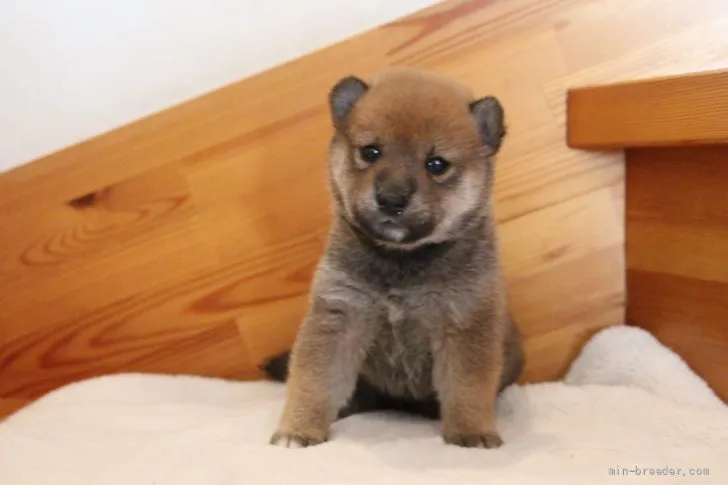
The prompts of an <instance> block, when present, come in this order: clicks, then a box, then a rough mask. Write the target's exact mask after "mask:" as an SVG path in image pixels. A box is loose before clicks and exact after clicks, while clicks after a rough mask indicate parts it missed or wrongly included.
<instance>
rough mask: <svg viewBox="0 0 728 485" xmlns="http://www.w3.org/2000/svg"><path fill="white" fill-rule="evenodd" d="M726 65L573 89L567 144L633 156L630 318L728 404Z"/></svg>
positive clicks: (629, 179)
mask: <svg viewBox="0 0 728 485" xmlns="http://www.w3.org/2000/svg"><path fill="white" fill-rule="evenodd" d="M727 108H728V70H725V69H724V70H717V71H710V72H696V73H688V74H685V75H678V76H668V77H660V78H656V79H646V80H641V81H635V82H630V83H619V84H605V85H602V86H591V87H584V88H581V89H576V90H572V91H570V93H569V130H568V134H569V136H568V140H569V144H570V145H571V146H574V147H579V148H590V149H594V148H617V149H622V150H624V151H625V155H626V204H625V205H626V213H625V216H626V261H627V311H626V313H627V317H626V321H627V323H628V324H630V325H636V326H639V327H642V328H644V329H647V330H648V331H650V332H651V333H652V334H653V335H655V336H656V337H657V339H658V340H660V341H661V342H663V343H664V344H665V345H667V346H668V347H670V348H672V349H673V350H675V351H676V352H677V353H678V354H679V355H680V356H681V357H683V359H684V360H685V361H686V362H687V364H688V365H690V366H691V367H692V368H693V370H695V371H696V372H697V373H698V374H700V375H701V376H702V377H703V378H704V379H705V380H706V381H707V382H708V384H709V385H710V386H711V387H712V388H713V389H714V390H715V391H716V393H717V394H718V395H719V396H720V397H721V398H723V399H724V400H726V401H727V402H728V374H726V372H725V363H724V361H723V359H724V358H725V357H726V356H728V190H726V189H727V188H728V170H727V169H726V167H728V165H727V164H728V109H727Z"/></svg>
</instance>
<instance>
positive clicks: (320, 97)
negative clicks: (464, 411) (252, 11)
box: [0, 0, 728, 399]
mask: <svg viewBox="0 0 728 485" xmlns="http://www.w3.org/2000/svg"><path fill="white" fill-rule="evenodd" d="M684 5H685V3H684V1H683V0H645V1H644V2H640V3H639V5H637V4H633V3H630V4H628V5H625V2H622V1H620V0H586V1H584V0H519V1H517V2H514V1H506V0H451V1H447V2H444V3H441V4H439V5H436V6H434V7H432V8H430V9H427V10H425V11H423V12H419V13H417V14H415V15H412V16H409V17H407V18H405V19H401V20H398V21H396V22H393V23H391V24H388V25H385V26H382V27H380V28H377V29H374V30H372V31H370V32H366V33H364V34H362V35H359V36H355V37H353V38H351V39H348V40H346V41H344V42H342V43H339V44H336V45H334V46H331V47H329V48H327V49H324V50H322V51H319V52H316V53H313V54H312V55H309V56H305V57H303V58H301V59H298V60H296V61H293V62H290V63H287V64H285V65H283V66H279V67H277V68H275V69H272V70H270V71H267V72H264V73H261V74H259V75H257V76H253V77H251V78H249V79H244V80H241V81H240V82H237V83H234V84H232V85H230V86H226V87H224V88H222V89H219V90H217V91H215V92H212V93H210V94H208V95H205V96H202V97H200V98H198V99H194V100H190V101H189V102H186V103H183V104H181V105H179V106H176V107H172V108H170V109H169V110H166V111H164V112H162V113H158V114H156V115H153V116H150V117H148V118H145V119H143V120H139V121H138V122H135V123H132V124H130V125H128V126H125V127H122V128H120V129H118V130H114V131H113V132H110V133H107V134H103V135H101V136H99V137H96V138H94V139H92V140H89V141H87V142H85V143H81V144H79V145H77V146H74V147H69V148H68V149H66V150H63V151H61V152H59V153H55V154H51V155H48V156H47V157H44V158H42V159H40V160H37V161H35V162H32V163H30V164H28V165H25V166H23V167H19V168H17V169H15V170H13V171H11V172H8V173H5V174H2V175H0V231H2V234H3V242H2V245H0V303H1V306H0V384H1V386H0V387H1V389H0V395H2V394H5V395H6V396H7V395H12V396H13V397H14V398H21V399H28V398H33V397H36V396H38V395H41V394H43V393H44V392H46V391H48V390H50V389H53V388H55V387H57V386H58V385H62V384H64V383H66V382H70V381H74V380H77V379H80V378H84V377H88V376H90V375H97V374H99V373H108V372H120V371H126V370H135V371H141V372H164V373H178V372H184V373H191V374H200V375H209V376H218V377H232V378H240V379H250V378H256V377H259V376H260V373H259V370H258V368H257V366H258V364H259V363H260V361H261V360H262V359H264V358H266V357H267V356H268V355H270V354H272V353H274V352H277V351H279V350H282V349H284V348H286V347H287V346H288V345H290V342H291V340H292V338H293V335H294V334H295V329H296V326H297V325H298V323H299V322H300V319H301V317H302V315H303V314H304V312H305V311H306V293H307V291H308V288H309V284H310V277H311V274H312V271H313V268H314V266H315V264H316V261H317V259H318V257H319V255H320V254H321V251H322V249H323V245H324V244H325V239H326V231H327V228H328V223H329V222H328V221H329V195H328V190H327V187H326V172H325V161H324V157H325V154H326V147H327V144H328V141H329V138H330V135H331V131H330V121H329V120H328V118H327V108H326V93H327V91H328V89H329V88H330V87H331V85H332V84H333V83H334V82H335V81H336V80H337V79H338V78H339V77H341V76H344V75H348V74H352V73H354V74H358V75H361V76H365V77H366V76H368V75H369V74H371V73H372V72H373V71H374V70H377V69H380V68H382V67H385V66H388V65H392V64H407V65H413V66H419V67H425V68H428V69H432V70H435V71H438V72H441V73H443V74H446V75H449V76H451V77H453V78H455V79H457V80H460V81H462V82H464V83H467V84H469V85H471V86H472V87H473V89H474V90H475V92H476V93H477V94H478V95H483V94H495V95H496V96H498V97H499V98H500V99H501V101H502V102H503V104H504V106H505V108H506V113H507V119H508V125H509V134H508V138H507V140H506V143H505V145H504V148H503V151H502V152H501V155H500V157H499V159H498V161H497V164H498V165H497V167H498V168H497V175H496V185H495V198H496V201H495V206H496V212H497V216H498V220H499V222H500V228H501V231H502V232H501V234H502V238H501V239H502V241H501V243H502V247H503V257H504V264H505V267H506V271H507V277H508V280H509V282H510V296H511V300H512V304H513V312H514V314H515V316H516V318H517V319H518V321H519V324H520V325H521V327H522V328H523V330H524V333H525V334H526V336H527V338H526V348H527V352H528V355H527V358H528V360H529V362H530V364H529V367H528V369H527V372H526V374H525V375H524V379H525V380H529V381H541V380H547V379H555V378H558V377H559V376H560V375H562V374H563V372H564V370H565V369H566V368H567V367H568V365H569V363H570V360H571V358H572V357H573V355H575V352H576V351H577V350H578V348H579V346H580V345H581V344H582V343H583V342H584V341H585V340H586V339H587V338H588V337H589V336H590V335H592V334H593V333H594V332H595V331H597V330H598V329H600V328H603V327H606V326H610V325H617V324H620V323H622V321H623V317H624V315H623V313H624V255H623V244H624V223H623V220H622V213H621V210H622V207H623V204H624V201H623V196H624V195H623V194H624V190H623V177H624V164H623V159H622V157H621V155H620V154H614V153H612V154H602V153H599V154H596V153H588V152H580V151H576V150H570V149H569V148H568V147H567V146H566V145H565V143H564V130H563V123H564V116H563V114H564V100H565V98H566V90H567V88H568V87H569V86H572V85H575V84H579V83H581V82H582V81H583V80H585V79H587V80H589V81H590V82H598V83H603V82H608V81H611V80H613V79H614V78H615V77H618V76H620V75H621V76H627V77H631V76H632V75H633V74H634V73H636V72H638V73H640V74H644V75H650V74H652V73H653V72H656V71H659V72H662V71H663V70H664V69H676V70H679V69H685V68H686V66H687V67H688V68H689V67H692V66H694V65H695V63H696V62H697V63H709V62H719V61H720V60H721V59H724V58H725V57H728V54H726V51H727V50H728V49H725V48H724V47H725V46H726V45H728V40H727V39H726V36H725V35H724V32H725V29H724V26H725V18H726V17H728V12H726V11H725V10H724V9H717V10H716V9H714V8H712V7H711V2H706V3H705V4H703V3H701V4H700V5H701V6H700V7H696V6H691V7H690V8H691V12H692V13H691V15H689V16H684V18H685V22H684V23H681V24H679V25H678V26H677V27H676V28H675V29H674V30H664V29H658V28H654V26H652V25H653V24H652V22H653V20H654V19H653V16H651V15H649V12H650V11H652V10H656V9H661V11H663V12H672V13H670V14H668V13H665V14H664V15H662V14H661V17H660V18H661V19H662V20H661V22H662V23H663V25H666V24H670V23H672V21H671V19H673V18H675V13H674V12H675V10H676V9H677V10H679V9H681V8H685V7H684ZM600 16H607V17H608V18H619V19H622V21H624V22H628V23H629V25H630V32H632V34H631V35H630V42H629V43H621V44H619V48H620V49H619V52H618V54H615V55H613V56H612V55H610V56H605V55H602V56H601V57H599V56H597V57H596V58H594V59H592V58H590V57H589V52H588V50H584V49H581V47H580V46H581V45H582V44H584V43H585V42H586V41H588V40H590V39H591V40H593V38H592V36H591V35H590V31H591V30H592V29H591V28H589V26H590V25H591V24H593V23H594V19H596V18H599V17H600ZM706 19H710V20H706ZM651 26H652V27H651ZM640 29H643V30H644V32H645V35H644V36H643V37H642V36H640V35H639V32H640ZM600 35H601V36H600V38H599V42H600V45H602V46H605V45H609V44H610V42H611V40H616V39H617V38H618V37H619V36H620V35H621V34H620V32H619V29H605V30H603V31H602V33H601V34H600ZM706 36H708V37H709V38H710V39H713V41H712V42H711V43H709V45H706V38H707V37H706ZM686 50H687V51H695V52H699V53H700V56H684V55H677V54H679V53H680V52H684V51H686ZM635 52H638V53H639V55H636V54H634V53H635ZM721 55H723V56H724V57H723V58H721ZM649 58H657V59H660V61H659V62H652V63H650V62H645V60H646V59H649ZM695 59H698V61H696V60H695ZM534 73H537V75H534ZM89 194H92V195H89ZM94 194H95V195H94ZM172 200H179V201H180V204H178V205H174V206H172V205H169V204H166V203H165V201H172ZM171 207H174V208H173V209H172V208H171ZM164 208H167V209H164ZM91 236H92V237H91ZM60 242H63V244H59V243H60ZM30 248H32V250H30V251H29V249H30ZM55 248H63V249H62V250H61V251H60V252H59V251H58V250H56V249H55ZM24 254H30V255H32V258H30V259H28V258H24V257H23V255H24ZM40 262H42V263H43V264H38V263H40ZM28 263H34V264H28Z"/></svg>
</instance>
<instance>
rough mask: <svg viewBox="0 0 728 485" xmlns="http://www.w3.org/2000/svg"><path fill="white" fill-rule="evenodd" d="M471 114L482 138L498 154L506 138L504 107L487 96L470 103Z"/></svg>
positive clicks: (493, 98) (496, 100)
mask: <svg viewBox="0 0 728 485" xmlns="http://www.w3.org/2000/svg"><path fill="white" fill-rule="evenodd" d="M470 113H471V114H472V115H473V117H474V118H475V122H476V123H477V125H478V131H479V132H480V138H481V139H482V140H483V143H485V144H486V145H487V146H489V147H490V148H491V149H492V150H493V153H496V152H497V151H498V150H499V149H500V146H501V143H502V142H503V137H505V136H506V126H505V119H504V113H503V106H501V104H500V101H498V99H496V98H495V97H493V96H486V97H484V98H481V99H478V100H476V101H473V102H472V103H470Z"/></svg>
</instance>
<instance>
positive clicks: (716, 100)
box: [567, 70, 728, 149]
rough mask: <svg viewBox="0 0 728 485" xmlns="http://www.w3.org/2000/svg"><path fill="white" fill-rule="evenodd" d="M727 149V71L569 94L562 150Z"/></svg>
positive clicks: (687, 75) (630, 83) (611, 86)
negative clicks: (690, 147) (714, 147)
mask: <svg viewBox="0 0 728 485" xmlns="http://www.w3.org/2000/svg"><path fill="white" fill-rule="evenodd" d="M715 144H728V70H721V71H706V72H699V73H691V74H684V75H679V76H670V77H660V78H651V79H645V80H640V81H634V82H621V83H615V84H609V85H603V86H590V87H582V88H576V89H571V90H569V91H568V93H567V145H568V146H569V147H571V148H582V149H624V148H635V147H660V146H696V145H697V146H700V145H715Z"/></svg>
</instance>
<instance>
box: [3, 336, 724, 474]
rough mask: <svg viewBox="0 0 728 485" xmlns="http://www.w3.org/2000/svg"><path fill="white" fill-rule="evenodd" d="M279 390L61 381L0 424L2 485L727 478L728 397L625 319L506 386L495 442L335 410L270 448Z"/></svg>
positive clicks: (184, 380)
mask: <svg viewBox="0 0 728 485" xmlns="http://www.w3.org/2000/svg"><path fill="white" fill-rule="evenodd" d="M284 393H285V391H284V387H283V385H281V384H276V383H270V382H251V383H240V382H228V381H222V380H213V379H204V378H195V377H188V376H175V377H170V376H158V375H134V374H131V375H130V374H124V375H114V376H105V377H99V378H95V379H91V380H88V381H84V382H80V383H76V384H73V385H69V386H67V387H64V388H62V389H59V390H57V391H56V392H53V393H51V394H49V395H47V396H46V397H44V398H43V399H41V400H39V401H37V402H36V403H34V404H33V405H31V406H29V407H27V408H25V409H23V410H21V411H20V412H18V413H16V414H14V415H12V416H11V417H9V418H8V419H7V420H5V421H4V422H2V423H0V484H2V485H66V484H68V485H95V484H99V485H116V484H119V485H146V484H149V485H152V484H156V485H184V484H190V485H192V484H194V485H197V484H199V485H202V484H204V485H218V484H220V485H223V484H224V485H229V484H256V485H257V484H260V485H268V484H297V485H304V484H319V485H322V484H369V483H371V484H377V485H388V484H392V485H404V484H413V485H415V484H416V485H430V484H448V485H452V484H476V483H477V484H493V485H495V484H516V485H530V484H558V485H568V484H578V485H584V484H602V483H604V484H617V483H644V484H646V483H655V484H661V485H662V484H672V483H679V484H728V408H727V407H726V405H725V404H724V403H723V402H722V401H720V400H719V399H718V398H717V397H716V396H715V394H714V393H713V392H712V391H711V389H710V388H709V387H708V386H707V385H706V384H705V382H704V381H702V380H701V379H700V378H699V377H698V376H697V375H696V374H695V373H693V372H692V371H691V370H690V369H689V368H688V366H687V365H686V364H685V363H684V362H683V361H682V360H681V359H680V358H679V357H678V356H677V355H676V354H674V353H673V352H671V351H670V350H669V349H667V348H666V347H664V346H662V345H661V344H660V343H658V342H657V341H656V340H655V339H654V338H653V337H652V336H651V335H650V334H648V333H646V332H644V331H642V330H639V329H636V328H626V327H617V328H610V329H607V330H604V331H602V332H600V333H599V334H597V335H596V336H594V337H593V338H592V339H591V340H590V341H589V342H588V343H587V345H586V346H585V347H584V348H583V350H582V352H581V354H580V355H579V357H578V358H577V359H576V360H575V362H574V363H573V365H572V367H571V369H570V370H569V372H568V375H567V376H566V377H565V379H564V381H563V382H550V383H540V384H530V385H522V386H521V385H514V386H512V387H510V388H508V389H506V390H505V391H504V392H503V393H502V395H501V397H500V399H499V403H498V426H499V428H500V431H501V434H502V436H503V439H504V440H505V445H504V446H503V447H501V448H499V449H495V450H485V449H464V448H457V447H453V446H448V445H445V444H443V442H442V440H441V439H440V437H439V435H438V423H437V422H432V421H425V420H422V419H418V418H415V417H410V416H404V415H397V414H387V413H378V414H368V415H356V416H351V417H349V418H347V419H344V420H341V421H339V422H337V423H336V424H335V426H334V428H333V436H332V440H331V441H330V442H328V443H325V444H323V445H320V446H316V447H312V448H304V449H287V448H278V447H273V446H269V445H268V444H267V440H268V438H269V436H270V433H271V432H272V431H273V429H274V427H275V424H276V421H277V418H278V415H279V412H280V410H281V408H282V406H283V399H284Z"/></svg>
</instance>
